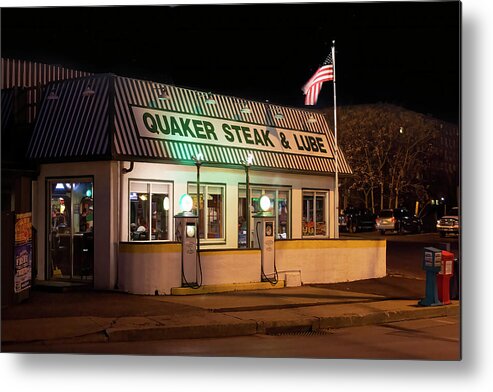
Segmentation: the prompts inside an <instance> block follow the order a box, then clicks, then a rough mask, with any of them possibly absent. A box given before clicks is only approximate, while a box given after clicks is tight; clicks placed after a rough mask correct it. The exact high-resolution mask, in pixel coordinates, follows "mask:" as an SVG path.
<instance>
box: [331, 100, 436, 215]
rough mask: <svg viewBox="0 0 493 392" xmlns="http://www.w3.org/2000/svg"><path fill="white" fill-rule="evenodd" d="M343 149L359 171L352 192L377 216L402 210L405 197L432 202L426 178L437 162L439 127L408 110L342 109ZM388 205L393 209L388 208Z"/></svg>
mask: <svg viewBox="0 0 493 392" xmlns="http://www.w3.org/2000/svg"><path fill="white" fill-rule="evenodd" d="M338 115H339V119H340V120H339V134H340V135H341V136H340V141H339V143H340V145H341V148H342V150H343V151H344V154H345V156H346V158H347V160H348V162H349V164H350V165H351V168H352V170H353V173H354V175H353V177H352V178H351V180H350V183H349V184H348V187H349V189H354V190H357V191H358V192H359V194H360V195H361V199H362V200H364V203H365V206H366V207H368V208H370V207H371V209H372V210H374V207H375V199H376V197H375V194H379V197H380V200H379V207H380V209H383V208H385V205H387V207H388V208H392V207H398V206H399V204H400V200H401V196H402V195H403V194H405V195H412V196H413V197H414V198H415V199H417V200H421V199H424V198H426V186H425V184H424V183H423V172H424V171H426V170H427V165H429V163H430V162H431V161H432V160H433V154H434V152H435V151H434V149H433V148H432V147H433V143H432V142H433V140H434V139H435V138H436V136H437V132H438V121H436V120H435V119H432V118H430V117H427V116H424V115H421V114H419V113H415V112H411V111H408V110H405V109H403V108H400V107H397V106H393V105H386V104H377V105H361V106H351V107H342V108H339V112H338ZM385 200H386V201H387V203H385Z"/></svg>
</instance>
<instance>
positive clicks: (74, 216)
mask: <svg viewBox="0 0 493 392" xmlns="http://www.w3.org/2000/svg"><path fill="white" fill-rule="evenodd" d="M48 189H49V200H50V205H49V211H48V213H49V217H48V220H47V221H48V222H49V228H48V233H49V235H48V247H47V249H48V255H47V276H48V279H55V280H76V281H92V280H93V265H94V232H93V229H94V205H93V181H92V179H89V178H80V179H73V178H72V179H56V180H49V181H48Z"/></svg>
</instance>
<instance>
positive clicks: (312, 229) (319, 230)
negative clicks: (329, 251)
mask: <svg viewBox="0 0 493 392" xmlns="http://www.w3.org/2000/svg"><path fill="white" fill-rule="evenodd" d="M328 200H329V196H328V192H326V191H304V192H303V216H302V218H303V222H302V230H303V237H327V236H328V231H327V230H328V225H327V222H328Z"/></svg>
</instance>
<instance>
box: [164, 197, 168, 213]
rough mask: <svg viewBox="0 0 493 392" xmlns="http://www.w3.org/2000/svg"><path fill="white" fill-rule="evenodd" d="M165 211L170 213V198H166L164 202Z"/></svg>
mask: <svg viewBox="0 0 493 392" xmlns="http://www.w3.org/2000/svg"><path fill="white" fill-rule="evenodd" d="M163 208H164V211H169V197H168V196H165V197H164V200H163Z"/></svg>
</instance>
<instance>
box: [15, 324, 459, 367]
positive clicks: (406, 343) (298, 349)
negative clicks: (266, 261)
mask: <svg viewBox="0 0 493 392" xmlns="http://www.w3.org/2000/svg"><path fill="white" fill-rule="evenodd" d="M459 339H460V322H459V319H458V318H457V317H445V318H433V319H422V320H413V321H403V322H397V323H388V324H382V325H372V326H365V327H352V328H341V329H332V330H324V331H322V332H317V333H293V334H285V335H279V336H271V335H253V336H241V337H230V338H220V339H173V340H161V341H147V342H120V343H86V344H83V343H79V344H67V343H63V344H52V343H50V344H38V345H36V346H35V347H33V346H32V345H31V346H30V345H15V346H10V347H9V350H8V351H9V352H16V351H19V352H26V351H27V352H29V350H32V351H35V352H38V353H84V354H117V355H118V354H121V355H125V354H134V355H161V356H162V355H167V356H197V357H202V356H208V357H217V356H220V357H261V358H335V359H394V360H397V359H408V360H410V359H419V360H451V361H455V360H459V359H460V355H461V354H460V343H459V342H460V340H459Z"/></svg>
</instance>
